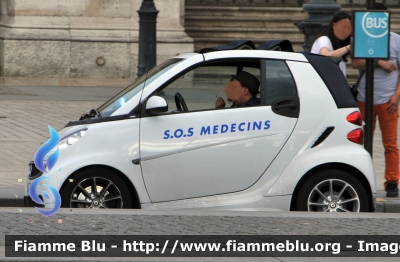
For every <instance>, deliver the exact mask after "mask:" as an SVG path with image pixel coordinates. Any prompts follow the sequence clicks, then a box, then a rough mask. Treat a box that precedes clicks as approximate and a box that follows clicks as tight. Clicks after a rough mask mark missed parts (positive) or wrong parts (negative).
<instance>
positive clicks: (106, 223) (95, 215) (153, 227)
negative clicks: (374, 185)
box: [0, 208, 400, 261]
mask: <svg viewBox="0 0 400 262" xmlns="http://www.w3.org/2000/svg"><path fill="white" fill-rule="evenodd" d="M88 211H90V210H72V211H71V210H70V209H62V210H61V211H60V212H59V213H57V214H55V215H53V216H51V217H43V216H41V215H40V214H38V213H37V212H36V210H34V209H33V208H22V209H17V208H0V225H1V226H0V234H1V236H0V246H4V236H5V235H6V234H10V235H11V234H12V235H39V234H40V235H44V234H51V235H319V238H323V236H325V235H399V234H400V229H399V228H398V227H397V226H396V225H397V223H398V221H399V216H398V215H397V214H340V213H336V214H321V213H318V214H316V213H300V212H299V213H297V212H291V213H290V212H232V211H231V212H204V211H180V210H178V211H163V212H161V211H141V210H121V211H108V210H105V211H103V210H94V211H93V212H88ZM59 220H61V221H62V222H61V223H60V221H59ZM3 256H4V255H3ZM335 259H336V260H322V259H321V258H319V260H313V259H311V260H304V258H302V259H300V260H294V258H282V259H281V258H279V260H270V261H354V260H349V259H347V260H345V258H335ZM376 259H377V258H375V260H370V261H398V260H392V259H389V258H387V259H379V258H378V260H376ZM396 259H398V258H396ZM231 260H232V259H231ZM113 261H114V259H113ZM149 261H151V260H149ZM177 261H184V260H183V259H182V258H179V259H177ZM202 261H207V260H204V259H203V260H202ZM216 261H220V260H216ZM227 261H230V260H227ZM235 261H236V260H235ZM239 261H241V260H239ZM250 261H254V259H253V260H250ZM262 261H268V260H265V259H264V260H262ZM366 261H368V260H366Z"/></svg>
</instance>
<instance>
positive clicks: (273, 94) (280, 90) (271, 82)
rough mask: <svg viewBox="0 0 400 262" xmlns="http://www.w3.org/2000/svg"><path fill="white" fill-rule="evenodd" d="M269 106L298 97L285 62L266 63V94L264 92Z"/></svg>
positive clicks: (270, 61) (269, 61)
mask: <svg viewBox="0 0 400 262" xmlns="http://www.w3.org/2000/svg"><path fill="white" fill-rule="evenodd" d="M262 94H263V96H264V99H265V102H266V104H267V105H271V104H272V103H273V102H274V101H276V100H278V99H281V98H284V97H290V96H297V89H296V84H295V82H294V79H293V76H292V74H291V73H290V71H289V68H288V67H287V65H286V63H285V61H281V60H266V61H265V92H262Z"/></svg>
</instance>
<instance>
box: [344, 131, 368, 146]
mask: <svg viewBox="0 0 400 262" xmlns="http://www.w3.org/2000/svg"><path fill="white" fill-rule="evenodd" d="M347 139H348V140H350V141H351V142H354V143H357V144H360V145H362V144H363V140H364V132H363V130H362V129H361V128H357V129H354V130H353V131H350V132H349V133H348V134H347Z"/></svg>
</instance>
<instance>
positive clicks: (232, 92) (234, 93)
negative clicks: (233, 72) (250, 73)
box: [224, 80, 248, 105]
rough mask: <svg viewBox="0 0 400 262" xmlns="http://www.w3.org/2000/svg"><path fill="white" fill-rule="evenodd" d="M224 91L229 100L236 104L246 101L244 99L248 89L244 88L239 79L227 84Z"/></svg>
mask: <svg viewBox="0 0 400 262" xmlns="http://www.w3.org/2000/svg"><path fill="white" fill-rule="evenodd" d="M224 92H225V95H226V98H227V99H228V101H231V102H233V103H234V104H236V105H241V104H242V103H244V102H246V101H243V100H244V98H245V95H246V94H247V93H248V89H247V88H243V87H242V86H241V85H240V82H239V81H237V80H233V81H230V82H228V84H226V86H225V88H224Z"/></svg>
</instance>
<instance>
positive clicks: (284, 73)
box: [25, 41, 376, 212]
mask: <svg viewBox="0 0 400 262" xmlns="http://www.w3.org/2000/svg"><path fill="white" fill-rule="evenodd" d="M282 43H285V44H287V42H286V41H282V42H279V41H278V42H273V43H271V42H269V43H267V44H266V45H262V46H260V47H259V48H258V49H257V48H255V47H254V46H253V45H252V43H251V42H245V41H236V42H234V43H233V44H232V43H231V44H229V45H227V46H223V47H215V48H208V49H205V50H202V52H200V53H188V54H182V55H178V56H176V57H174V58H172V59H170V60H167V61H166V62H164V63H162V64H160V65H159V66H157V67H155V68H154V69H152V70H151V71H149V72H148V73H147V74H145V75H143V76H142V77H140V78H138V79H137V81H136V82H134V83H133V84H132V85H130V86H128V87H127V88H126V89H124V90H123V91H121V92H120V93H119V94H117V95H116V96H115V97H113V98H111V99H110V100H109V101H108V102H106V103H105V104H103V105H102V106H100V107H99V108H98V109H97V110H92V111H91V112H90V113H89V114H86V115H84V116H83V117H81V120H78V121H72V122H70V123H68V124H67V125H66V126H65V127H64V128H63V129H62V130H60V131H59V132H58V133H59V135H60V137H61V141H60V143H59V145H58V148H59V158H58V161H57V162H56V163H55V165H54V167H53V168H52V169H51V170H50V171H49V172H48V173H46V176H48V177H49V178H50V179H51V180H50V181H48V180H46V181H42V182H45V183H47V184H50V185H52V186H53V187H55V188H56V189H57V190H59V192H60V195H61V199H62V207H68V208H108V209H110V208H142V209H183V208H207V209H230V210H299V211H320V212H360V211H362V212H369V211H374V209H375V194H376V180H375V173H374V167H373V163H372V160H371V157H370V155H369V154H368V152H367V151H366V150H365V149H364V148H363V145H362V143H363V131H362V120H361V116H360V113H359V110H358V108H357V105H356V102H355V101H354V99H353V97H352V94H351V91H350V89H349V86H348V84H347V82H346V79H345V78H344V77H343V74H342V72H341V71H340V69H339V67H338V65H337V64H338V62H339V61H338V59H335V58H332V57H325V56H319V55H313V54H303V53H295V52H287V51H272V50H270V49H274V50H276V49H282V48H283V49H284V47H285V45H284V44H282ZM266 46H268V47H266ZM282 46H283V47H282ZM263 49H269V50H263ZM289 49H290V48H289ZM219 50H223V51H219ZM290 51H291V50H290ZM241 71H247V72H249V73H251V74H253V75H255V76H256V77H257V78H258V79H259V80H260V82H261V85H260V94H259V98H260V101H261V102H260V105H258V106H252V107H229V106H227V107H226V108H225V109H215V102H216V99H217V97H222V98H224V99H225V100H226V97H225V95H224V86H225V84H226V83H227V82H228V81H229V80H230V78H231V75H236V74H238V73H240V72H241ZM49 124H50V125H51V123H49ZM30 166H31V171H30V173H29V181H28V186H29V184H30V183H31V182H32V181H33V180H34V179H35V178H38V177H39V176H41V175H42V172H40V171H39V170H38V169H37V168H36V167H35V164H34V163H33V162H31V163H30ZM42 188H43V190H46V187H44V186H42ZM38 192H42V190H40V189H39V190H38ZM28 200H29V196H28V194H26V201H25V203H26V205H27V206H32V205H33V203H32V201H28ZM44 202H45V207H46V208H51V207H52V205H54V204H53V202H54V200H52V199H51V198H50V199H49V198H44Z"/></svg>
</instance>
